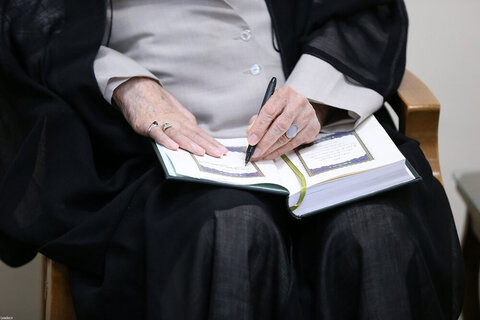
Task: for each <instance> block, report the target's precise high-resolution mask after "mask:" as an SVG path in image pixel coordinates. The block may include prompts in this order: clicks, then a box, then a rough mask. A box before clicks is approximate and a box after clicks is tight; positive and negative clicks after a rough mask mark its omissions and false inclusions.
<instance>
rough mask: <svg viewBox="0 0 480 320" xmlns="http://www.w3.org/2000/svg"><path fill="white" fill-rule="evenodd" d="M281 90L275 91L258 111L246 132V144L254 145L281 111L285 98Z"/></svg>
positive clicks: (285, 101)
mask: <svg viewBox="0 0 480 320" xmlns="http://www.w3.org/2000/svg"><path fill="white" fill-rule="evenodd" d="M281 92H282V91H281V89H279V90H277V91H275V93H274V94H273V95H272V96H271V97H270V99H268V101H267V102H266V103H265V105H264V106H263V107H262V109H261V110H260V112H259V113H258V116H257V118H256V119H255V121H254V122H253V125H252V126H251V128H250V130H249V132H248V144H250V145H256V144H257V143H258V142H259V141H260V140H261V139H262V138H263V136H264V134H265V132H267V129H268V128H269V127H270V125H271V124H272V122H273V121H274V120H275V119H276V118H277V116H278V115H279V114H280V113H282V111H283V108H284V107H285V105H286V104H287V100H286V97H284V96H283V95H282V93H281Z"/></svg>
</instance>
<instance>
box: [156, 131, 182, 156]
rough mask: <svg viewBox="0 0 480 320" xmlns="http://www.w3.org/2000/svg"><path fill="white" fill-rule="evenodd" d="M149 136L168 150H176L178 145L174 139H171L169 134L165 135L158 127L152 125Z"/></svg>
mask: <svg viewBox="0 0 480 320" xmlns="http://www.w3.org/2000/svg"><path fill="white" fill-rule="evenodd" d="M150 138H152V139H153V140H155V142H157V143H159V144H161V145H162V146H164V147H165V148H167V149H170V150H173V151H175V150H177V149H178V147H179V145H178V143H176V142H175V141H173V140H172V139H171V138H170V137H169V136H167V135H166V134H165V133H164V132H163V131H162V129H160V127H158V126H157V127H154V128H153V129H152V130H150Z"/></svg>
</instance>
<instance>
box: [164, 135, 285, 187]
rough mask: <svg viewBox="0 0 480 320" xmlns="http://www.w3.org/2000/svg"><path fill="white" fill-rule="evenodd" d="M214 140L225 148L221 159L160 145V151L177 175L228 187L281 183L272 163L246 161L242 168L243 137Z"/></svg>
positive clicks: (245, 141)
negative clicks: (168, 160) (227, 185)
mask: <svg viewBox="0 0 480 320" xmlns="http://www.w3.org/2000/svg"><path fill="white" fill-rule="evenodd" d="M218 141H219V142H220V143H222V144H223V145H224V146H225V147H226V148H227V149H228V153H227V154H226V155H224V156H223V157H222V158H215V157H212V156H209V155H204V156H197V155H194V154H191V153H190V152H187V151H185V150H182V149H179V150H177V151H172V150H168V149H166V148H164V147H162V146H160V148H163V152H165V154H166V155H167V156H168V158H169V159H170V161H171V162H172V164H173V166H174V168H175V173H176V174H177V175H183V176H189V177H193V178H198V179H207V180H212V181H218V182H224V183H231V184H243V185H247V184H261V183H273V184H281V183H280V182H279V179H278V178H277V169H276V167H275V165H274V163H273V161H257V162H250V163H248V164H247V165H246V166H245V152H246V149H247V145H248V142H247V139H246V138H238V139H218Z"/></svg>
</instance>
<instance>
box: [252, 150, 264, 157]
mask: <svg viewBox="0 0 480 320" xmlns="http://www.w3.org/2000/svg"><path fill="white" fill-rule="evenodd" d="M261 155H262V149H260V148H255V152H254V153H253V156H252V158H259V157H260V156H261Z"/></svg>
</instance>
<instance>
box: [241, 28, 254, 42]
mask: <svg viewBox="0 0 480 320" xmlns="http://www.w3.org/2000/svg"><path fill="white" fill-rule="evenodd" d="M251 38H252V31H250V30H248V29H247V30H243V31H242V33H240V39H242V40H243V41H248V40H250V39H251Z"/></svg>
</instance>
